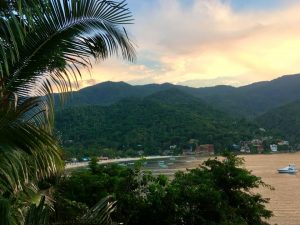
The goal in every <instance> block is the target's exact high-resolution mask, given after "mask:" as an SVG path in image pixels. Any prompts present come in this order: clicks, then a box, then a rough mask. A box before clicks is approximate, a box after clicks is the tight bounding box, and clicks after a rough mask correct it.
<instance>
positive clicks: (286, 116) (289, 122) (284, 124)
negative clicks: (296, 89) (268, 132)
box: [257, 101, 300, 143]
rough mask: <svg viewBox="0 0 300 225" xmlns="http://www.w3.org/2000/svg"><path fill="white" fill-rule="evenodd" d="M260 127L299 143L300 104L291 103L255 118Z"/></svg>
mask: <svg viewBox="0 0 300 225" xmlns="http://www.w3.org/2000/svg"><path fill="white" fill-rule="evenodd" d="M257 122H258V123H260V124H262V126H264V127H266V128H268V129H272V130H274V131H278V132H280V133H282V134H284V135H285V137H286V138H287V139H288V140H290V141H292V142H294V143H300V102H299V101H297V102H293V103H290V104H287V105H284V106H282V107H279V108H276V109H273V110H270V111H269V112H267V113H265V114H264V115H262V116H260V117H258V118H257Z"/></svg>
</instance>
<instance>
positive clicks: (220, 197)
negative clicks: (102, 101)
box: [55, 154, 272, 225]
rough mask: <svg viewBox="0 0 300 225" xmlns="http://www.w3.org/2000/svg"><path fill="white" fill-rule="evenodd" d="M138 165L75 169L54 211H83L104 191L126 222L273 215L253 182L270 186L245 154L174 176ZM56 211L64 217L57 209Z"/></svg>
mask: <svg viewBox="0 0 300 225" xmlns="http://www.w3.org/2000/svg"><path fill="white" fill-rule="evenodd" d="M140 165H141V162H139V163H138V164H136V165H135V167H134V168H127V167H122V166H118V165H115V164H111V165H105V166H102V165H97V163H96V159H93V160H92V162H91V163H90V164H89V168H88V170H81V171H75V172H73V173H72V174H71V176H67V177H64V178H63V179H62V180H61V181H60V182H59V184H58V185H57V191H56V194H55V198H56V202H55V207H56V209H57V210H56V212H58V213H59V214H63V215H64V216H65V217H66V218H67V219H71V218H74V217H77V216H80V215H81V214H82V213H83V212H84V211H83V210H82V209H84V208H89V207H91V206H93V205H94V204H96V203H97V201H99V200H100V199H101V198H103V197H104V196H108V195H109V196H111V201H117V203H116V204H117V209H116V211H115V212H114V213H113V215H112V217H113V219H114V220H115V221H116V222H118V223H123V224H126V225H140V224H144V225H153V224H157V225H160V224H161V225H168V224H169V225H177V224H178V225H200V224H201V225H203V224H207V225H213V224H215V225H236V224H239V225H243V224H245V225H246V224H248V225H262V224H268V223H267V222H265V221H266V220H265V219H267V218H270V216H271V215H272V213H271V211H269V210H267V209H266V207H265V204H266V203H268V200H267V199H264V198H263V197H262V196H261V195H260V194H257V193H255V192H253V188H258V187H262V186H263V187H265V188H270V187H269V186H268V185H266V184H265V183H263V182H262V180H261V179H260V178H259V177H256V176H254V175H252V174H251V172H250V171H248V170H246V169H244V168H243V160H242V159H241V158H238V157H236V156H234V155H230V154H226V155H225V158H224V159H223V160H218V159H209V160H207V161H205V162H204V163H203V164H202V165H201V166H200V167H199V168H196V169H192V170H188V171H186V172H177V173H176V174H175V176H174V178H173V179H171V180H169V179H168V178H167V177H166V176H164V175H160V176H157V177H155V176H153V175H151V173H150V172H148V171H142V170H141V167H140ZM58 217H61V215H59V216H58Z"/></svg>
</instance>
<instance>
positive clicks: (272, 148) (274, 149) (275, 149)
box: [270, 144, 277, 152]
mask: <svg viewBox="0 0 300 225" xmlns="http://www.w3.org/2000/svg"><path fill="white" fill-rule="evenodd" d="M270 149H271V151H272V152H277V145H275V144H272V145H270Z"/></svg>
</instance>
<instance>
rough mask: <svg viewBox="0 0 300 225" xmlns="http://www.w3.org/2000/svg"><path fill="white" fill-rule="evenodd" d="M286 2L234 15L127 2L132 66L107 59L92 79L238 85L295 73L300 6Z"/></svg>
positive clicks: (170, 3) (167, 0) (204, 4)
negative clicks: (131, 17)
mask: <svg viewBox="0 0 300 225" xmlns="http://www.w3.org/2000/svg"><path fill="white" fill-rule="evenodd" d="M286 2H289V3H291V2H293V4H286V5H283V6H281V8H278V9H272V10H248V11H234V10H232V8H231V7H230V4H229V1H221V0H201V1H200V0H194V4H192V5H191V6H189V7H183V5H182V2H181V1H180V0H157V4H156V5H154V6H153V4H152V6H151V7H150V6H149V4H150V3H149V2H148V1H141V0H129V7H130V4H131V5H134V4H139V5H140V7H139V10H138V11H136V12H133V14H134V17H135V24H134V25H131V27H130V33H131V34H132V35H133V37H134V40H136V42H137V44H138V46H139V47H138V61H137V64H134V65H131V64H128V63H124V62H120V60H116V59H110V60H108V61H106V62H104V63H101V64H99V65H96V66H95V67H94V69H93V70H92V73H93V76H92V77H93V79H95V80H96V81H97V82H100V81H105V80H112V81H120V80H124V81H132V83H137V82H138V83H149V82H157V83H163V82H173V83H178V82H184V81H186V80H199V79H200V80H210V81H212V82H218V81H221V80H222V79H223V80H222V82H223V83H224V82H226V80H227V81H228V82H229V83H228V84H235V85H239V84H245V83H247V82H254V81H261V80H270V79H272V78H275V77H277V76H280V75H282V74H293V73H297V72H300V29H299V24H300V13H299V12H300V3H299V2H296V3H295V1H286ZM148 6H149V7H148ZM228 78H230V79H228ZM83 79H86V78H85V77H84V78H83ZM87 79H90V78H87ZM229 80H230V81H229ZM234 81H236V82H234ZM216 84H218V83H216Z"/></svg>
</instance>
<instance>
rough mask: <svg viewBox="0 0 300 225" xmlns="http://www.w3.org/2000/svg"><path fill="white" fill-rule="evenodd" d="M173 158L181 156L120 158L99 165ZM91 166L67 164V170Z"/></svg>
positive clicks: (78, 163)
mask: <svg viewBox="0 0 300 225" xmlns="http://www.w3.org/2000/svg"><path fill="white" fill-rule="evenodd" d="M171 157H175V158H177V157H180V156H171V155H169V156H159V155H158V156H146V157H130V158H120V159H108V160H102V161H99V162H98V164H100V165H103V164H108V163H123V162H131V161H138V160H141V159H146V160H151V159H166V158H171ZM88 165H89V162H75V163H66V166H65V170H68V169H74V168H81V167H87V166H88Z"/></svg>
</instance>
